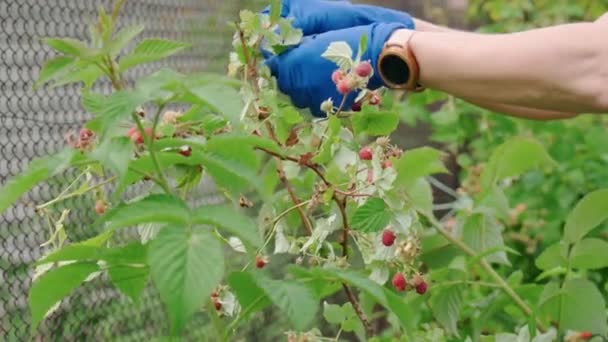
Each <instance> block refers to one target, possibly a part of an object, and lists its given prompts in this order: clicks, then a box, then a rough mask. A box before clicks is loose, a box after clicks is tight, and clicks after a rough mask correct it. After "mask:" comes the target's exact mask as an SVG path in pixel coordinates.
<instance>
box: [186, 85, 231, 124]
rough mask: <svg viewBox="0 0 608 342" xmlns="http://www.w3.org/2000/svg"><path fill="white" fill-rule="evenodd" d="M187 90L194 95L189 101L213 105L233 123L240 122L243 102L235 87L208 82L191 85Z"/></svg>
mask: <svg viewBox="0 0 608 342" xmlns="http://www.w3.org/2000/svg"><path fill="white" fill-rule="evenodd" d="M187 91H188V92H189V93H190V94H191V95H192V96H193V97H192V98H190V101H189V102H192V103H195V104H199V105H200V104H202V105H207V106H210V107H212V108H213V109H214V110H216V111H217V112H218V113H219V114H222V115H223V116H224V117H225V118H226V119H228V120H229V121H230V122H231V123H232V124H235V125H236V124H238V123H239V122H240V114H241V110H242V109H243V108H242V107H243V102H242V100H241V99H242V97H241V96H240V95H239V93H238V91H236V90H235V89H233V88H231V87H226V86H225V85H222V84H217V83H208V84H203V85H199V86H192V87H189V88H188V90H187Z"/></svg>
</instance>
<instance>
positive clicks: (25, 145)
mask: <svg viewBox="0 0 608 342" xmlns="http://www.w3.org/2000/svg"><path fill="white" fill-rule="evenodd" d="M112 2H113V1H112V0H44V1H40V0H0V184H4V183H5V182H6V181H7V180H8V179H10V178H11V177H12V176H14V175H16V174H18V173H19V172H21V171H22V170H24V169H25V167H26V166H27V164H28V163H29V162H30V161H31V160H32V159H34V158H37V157H41V156H46V155H48V154H52V153H55V152H58V151H59V150H61V149H62V148H63V147H64V146H65V141H64V137H65V135H66V134H67V133H69V132H71V131H77V130H78V129H79V128H80V127H82V125H83V124H84V123H85V122H87V121H88V120H89V119H90V116H89V115H88V114H87V113H86V112H85V111H84V110H83V109H82V107H81V105H80V91H79V87H78V86H67V87H61V88H56V89H49V88H42V89H40V90H36V91H34V90H32V87H33V84H34V82H35V80H36V79H37V76H38V72H39V70H40V67H41V66H42V65H43V64H44V63H45V61H47V60H48V59H50V58H51V57H53V55H54V53H53V52H52V51H51V50H50V49H49V48H47V47H46V46H44V45H43V44H42V42H41V38H44V37H55V36H57V37H73V38H78V39H85V38H86V32H87V28H88V25H89V24H90V23H91V21H93V20H94V18H95V17H96V14H97V10H98V8H99V6H104V7H105V8H106V9H109V8H110V7H111V5H112ZM262 2H263V1H250V0H249V1H248V0H231V1H220V0H128V1H127V2H126V5H125V8H124V10H123V11H122V14H121V18H120V25H121V26H126V25H132V24H136V23H141V24H145V26H146V30H145V33H144V34H143V35H142V37H140V39H143V38H146V37H163V38H168V39H175V40H180V41H187V42H191V43H193V48H191V49H189V50H188V51H187V52H185V53H182V54H180V55H179V56H176V57H173V58H171V59H169V60H166V61H163V62H159V63H155V64H151V65H147V66H143V67H139V68H136V69H134V70H132V71H130V72H129V73H128V75H127V80H128V81H133V80H134V79H137V78H139V77H141V76H143V75H146V74H149V73H150V72H152V71H155V70H158V69H159V68H161V67H171V68H174V69H177V70H178V71H180V72H184V73H188V72H195V71H203V70H206V71H217V72H222V71H223V68H224V64H225V62H226V54H227V51H228V50H229V49H230V43H231V31H230V29H229V27H228V26H227V25H226V24H225V23H226V22H227V21H228V20H231V19H233V18H235V17H236V14H237V12H238V9H239V8H244V7H248V8H255V7H252V3H256V4H257V7H259V5H260V4H261V3H262ZM365 2H368V3H370V2H371V3H373V2H375V3H378V4H381V5H385V6H390V7H393V8H400V9H404V6H405V7H407V8H409V9H410V11H411V10H413V9H414V8H416V9H417V10H414V12H418V13H420V11H421V8H420V3H419V2H417V1H398V0H384V1H365ZM94 90H95V91H98V92H102V93H109V92H110V90H111V85H110V84H109V82H98V84H96V85H95V87H94ZM75 176H76V174H74V173H67V174H64V175H61V176H59V177H55V178H53V179H51V180H49V181H47V182H45V183H44V184H41V185H39V186H37V187H35V188H34V189H33V190H32V191H30V192H29V193H28V194H27V195H26V196H24V197H23V198H22V199H21V200H20V202H19V203H17V204H16V205H14V206H13V207H11V208H9V209H8V210H7V211H6V212H5V213H3V214H2V215H1V216H0V340H2V341H26V340H28V339H29V337H30V336H33V339H34V340H35V341H105V340H113V341H141V340H145V339H150V338H151V337H155V336H162V335H163V334H164V333H165V332H166V331H167V324H166V322H165V314H164V311H163V307H162V305H161V303H160V300H159V298H158V296H157V294H156V293H155V292H154V290H153V288H148V289H147V290H146V291H145V292H144V294H143V295H142V297H141V298H140V300H139V301H138V302H137V303H132V302H131V301H130V300H129V299H127V298H126V297H125V296H122V295H121V294H119V293H118V292H117V291H116V290H114V289H113V287H112V286H111V285H110V283H109V282H108V279H106V278H104V277H99V278H96V279H94V280H92V281H91V282H89V283H87V285H85V286H84V287H82V288H80V289H78V290H77V291H75V293H73V294H72V295H70V296H69V298H67V299H66V300H64V301H63V302H62V304H61V306H60V308H59V309H58V310H56V311H55V312H54V313H53V314H51V315H50V317H48V318H47V320H45V321H44V322H43V323H42V324H41V326H40V328H39V329H38V330H37V331H36V332H35V333H33V334H31V331H30V323H29V320H30V319H29V316H30V314H29V309H28V293H29V288H30V285H31V279H32V276H33V272H34V266H33V263H34V262H35V260H37V259H38V258H39V257H41V256H42V255H43V254H44V252H45V251H46V249H45V247H41V244H43V243H44V242H45V241H46V240H48V238H49V236H50V232H49V230H48V227H47V226H46V223H45V222H44V221H43V219H42V218H41V217H40V216H39V215H38V214H36V212H35V206H36V205H37V204H40V203H44V202H46V201H48V200H50V199H52V198H54V197H55V196H57V195H58V194H59V193H60V192H61V191H62V190H63V189H64V188H65V186H66V185H67V183H66V182H67V180H69V179H73V178H74V177H75ZM136 194H137V191H136V190H134V191H131V193H130V194H127V195H128V196H134V195H136ZM0 196H2V194H0ZM194 197H195V199H196V201H198V202H215V201H218V200H220V198H218V196H217V195H216V194H215V192H214V189H213V186H212V184H208V183H204V184H203V185H202V186H201V188H200V191H198V192H197V194H196V195H195V196H194ZM62 206H63V207H65V208H72V209H73V210H72V211H71V213H70V215H69V218H68V220H67V222H66V232H67V236H68V241H80V240H83V239H86V238H89V237H92V236H95V235H97V234H98V233H99V232H98V231H95V230H94V229H93V228H92V225H91V224H90V223H92V222H93V220H94V219H95V214H94V210H93V206H94V199H93V198H92V197H91V198H77V199H74V200H67V201H65V202H63V203H62ZM57 209H58V210H59V211H60V210H61V209H62V208H61V207H58V208H57ZM134 233H135V232H131V235H130V236H127V235H125V236H123V237H122V238H123V239H124V240H127V239H129V238H133V234H134ZM206 327H207V324H205V318H204V315H202V314H201V315H200V316H197V317H195V318H194V319H193V320H192V321H191V322H190V325H189V328H187V329H186V331H187V337H186V338H187V339H189V340H205V338H204V336H205V333H206V330H205V329H206Z"/></svg>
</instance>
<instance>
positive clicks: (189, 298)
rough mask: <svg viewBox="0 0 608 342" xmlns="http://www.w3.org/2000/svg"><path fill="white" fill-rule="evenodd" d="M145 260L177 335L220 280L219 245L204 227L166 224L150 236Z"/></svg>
mask: <svg viewBox="0 0 608 342" xmlns="http://www.w3.org/2000/svg"><path fill="white" fill-rule="evenodd" d="M148 262H149V264H150V273H151V274H152V279H153V280H154V285H155V286H156V288H157V289H158V292H159V293H160V297H161V299H162V300H163V302H164V303H165V305H166V307H167V310H168V313H169V318H170V321H171V332H172V334H173V335H176V334H177V333H179V332H180V331H181V330H182V328H183V327H184V324H185V323H186V322H187V321H188V319H189V318H190V317H191V316H192V315H193V314H194V313H195V312H196V311H198V310H200V308H201V307H202V305H203V304H204V303H205V301H206V300H207V299H208V298H209V295H210V294H211V292H212V291H213V289H214V288H215V287H216V286H217V284H218V283H219V282H220V281H221V280H222V276H223V274H224V257H223V253H222V246H221V245H220V243H219V241H218V240H217V239H216V238H215V237H213V236H212V235H211V234H210V233H209V232H208V231H207V230H203V229H190V228H188V227H185V226H180V225H169V226H166V227H164V228H163V229H162V230H161V231H160V232H159V233H158V235H157V237H156V238H155V239H154V240H152V242H151V245H150V250H149V259H148Z"/></svg>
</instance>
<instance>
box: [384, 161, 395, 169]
mask: <svg viewBox="0 0 608 342" xmlns="http://www.w3.org/2000/svg"><path fill="white" fill-rule="evenodd" d="M391 167H393V162H392V161H390V160H388V159H387V160H385V161H384V163H382V168H383V169H388V168H391Z"/></svg>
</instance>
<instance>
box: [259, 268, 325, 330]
mask: <svg viewBox="0 0 608 342" xmlns="http://www.w3.org/2000/svg"><path fill="white" fill-rule="evenodd" d="M255 279H256V283H257V284H258V286H259V287H260V288H262V289H263V290H264V292H265V293H266V296H268V298H270V300H271V301H272V303H273V304H274V305H276V306H278V307H279V308H280V309H281V311H283V312H284V313H285V314H286V315H287V318H289V320H290V321H291V324H293V326H294V327H295V328H296V329H298V330H300V331H303V330H305V329H306V328H307V327H308V326H309V325H310V323H312V321H313V320H314V319H315V316H316V313H317V301H316V300H315V298H314V296H313V295H312V293H311V291H310V290H309V289H308V288H306V287H305V286H304V285H302V284H300V283H297V282H294V281H289V280H273V279H269V278H267V277H265V276H262V275H261V274H259V273H258V274H256V276H255Z"/></svg>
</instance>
